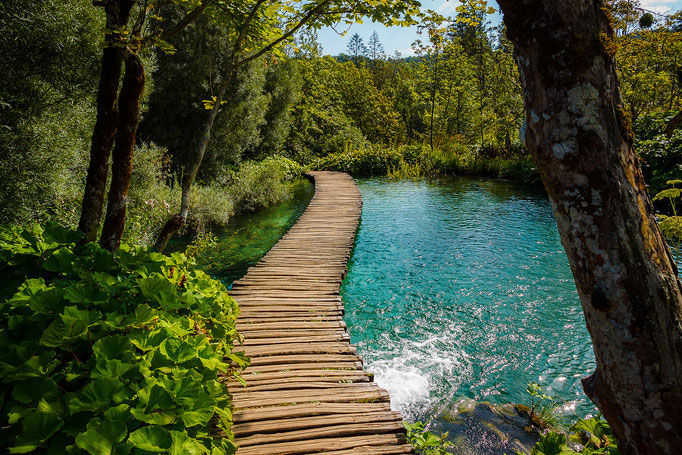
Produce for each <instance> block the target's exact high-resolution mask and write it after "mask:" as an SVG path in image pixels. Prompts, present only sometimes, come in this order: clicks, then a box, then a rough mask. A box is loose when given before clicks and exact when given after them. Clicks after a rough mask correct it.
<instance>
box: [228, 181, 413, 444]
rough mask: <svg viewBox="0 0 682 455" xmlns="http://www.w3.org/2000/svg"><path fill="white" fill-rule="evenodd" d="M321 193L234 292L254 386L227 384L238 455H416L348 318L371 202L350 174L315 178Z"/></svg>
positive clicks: (231, 381) (249, 376)
mask: <svg viewBox="0 0 682 455" xmlns="http://www.w3.org/2000/svg"><path fill="white" fill-rule="evenodd" d="M312 178H313V179H314V180H315V195H314V197H313V199H312V201H311V202H310V204H309V206H308V208H307V209H306V211H305V213H304V214H303V215H302V216H301V217H300V218H299V220H298V222H297V223H296V225H294V226H293V227H292V228H291V229H290V230H289V232H287V233H286V234H285V235H284V236H283V237H282V239H280V241H279V242H278V243H277V244H276V245H275V246H274V247H273V248H272V249H271V250H270V251H269V252H268V253H267V254H266V255H265V256H264V257H263V259H262V260H261V261H259V263H258V264H256V265H254V266H252V267H250V268H249V270H248V272H247V274H246V275H245V276H244V277H243V278H241V279H239V280H237V281H236V282H235V283H234V284H233V286H232V290H231V291H230V295H232V296H233V297H234V298H235V299H236V300H237V302H238V303H239V305H240V308H241V310H242V312H241V314H240V316H239V318H238V319H237V330H238V331H239V332H240V333H242V334H243V336H244V344H243V346H240V347H237V348H236V349H235V350H236V351H242V352H244V353H246V355H248V356H250V358H251V365H250V366H249V367H247V369H246V370H245V371H244V372H243V378H244V379H245V381H246V384H247V387H246V388H245V387H243V386H242V385H241V383H239V382H238V381H236V380H234V379H230V378H222V380H224V381H225V382H226V384H227V386H228V389H229V390H230V392H231V394H232V397H233V405H234V407H235V411H234V413H233V416H234V424H235V425H234V427H233V430H234V433H235V435H236V443H237V444H238V445H239V446H240V448H239V449H238V452H237V455H250V454H251V455H267V454H273V455H274V454H303V453H337V454H338V455H340V454H342V453H348V454H350V453H356V454H380V453H381V454H383V453H385V454H391V453H395V454H400V453H412V452H411V446H409V445H407V444H406V441H405V436H404V432H405V431H404V428H403V427H402V422H401V416H400V414H399V413H396V412H394V411H391V409H390V404H389V397H388V392H386V391H385V390H384V389H381V388H380V387H378V386H377V385H376V384H375V383H374V382H372V380H373V375H371V374H369V373H367V372H365V371H364V370H363V368H362V359H361V358H360V357H359V356H358V355H357V354H356V353H355V348H353V347H352V346H351V345H350V336H349V335H348V332H347V331H346V324H345V322H344V321H343V319H342V316H343V313H344V309H343V302H342V300H341V297H340V296H339V292H340V286H341V280H342V279H343V277H345V275H346V265H347V263H348V261H349V259H350V255H351V251H352V249H353V242H354V238H355V232H356V230H357V227H358V225H359V222H360V216H361V207H362V198H361V195H360V193H359V191H358V190H357V187H356V186H355V183H354V182H353V180H352V178H350V177H349V176H348V175H346V174H342V173H335V172H315V173H312Z"/></svg>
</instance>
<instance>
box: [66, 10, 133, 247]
mask: <svg viewBox="0 0 682 455" xmlns="http://www.w3.org/2000/svg"><path fill="white" fill-rule="evenodd" d="M97 4H98V5H100V6H103V7H104V13H105V15H106V27H107V30H119V29H121V28H122V27H124V26H125V25H126V24H127V23H128V20H129V19H130V10H131V9H132V7H133V4H134V2H133V1H130V0H121V1H107V2H100V3H97ZM119 41H120V37H119V36H118V34H117V33H109V34H107V35H106V38H105V40H104V50H103V51H102V66H101V71H100V79H99V88H98V91H97V119H96V121H95V127H94V130H93V133H92V141H91V144H90V164H89V166H88V174H87V179H86V182H85V189H84V192H83V204H82V206H81V216H80V221H79V223H78V228H79V229H80V230H81V231H82V232H83V233H84V234H85V237H84V239H83V241H84V242H94V241H95V240H97V231H98V230H99V224H100V220H101V218H102V210H103V208H104V193H105V191H106V186H107V175H108V174H109V157H110V155H111V149H112V147H113V146H114V139H115V136H116V125H117V122H118V104H117V102H116V100H117V98H118V87H119V81H120V79H121V70H122V68H123V48H122V47H121V46H119V45H118V44H119Z"/></svg>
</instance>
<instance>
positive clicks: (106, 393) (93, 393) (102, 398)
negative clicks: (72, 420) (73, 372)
mask: <svg viewBox="0 0 682 455" xmlns="http://www.w3.org/2000/svg"><path fill="white" fill-rule="evenodd" d="M126 398H127V396H126V394H125V387H124V386H123V383H122V382H121V381H119V380H116V379H95V380H93V381H92V382H89V383H88V384H87V385H86V386H85V387H83V389H82V390H81V392H80V393H79V394H78V395H77V396H76V397H74V398H73V399H71V400H70V401H69V410H70V411H71V413H72V414H75V413H77V412H82V411H98V410H100V409H101V408H104V407H109V406H111V403H112V402H114V403H116V404H119V403H121V402H123V401H124V400H125V399H126Z"/></svg>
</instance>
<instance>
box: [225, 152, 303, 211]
mask: <svg viewBox="0 0 682 455" xmlns="http://www.w3.org/2000/svg"><path fill="white" fill-rule="evenodd" d="M302 173H303V168H302V167H301V166H300V165H299V164H298V163H296V162H295V161H293V160H290V159H288V158H284V157H279V156H277V157H270V158H266V159H264V160H263V161H261V162H259V163H255V162H245V163H243V164H242V165H241V167H240V168H239V172H238V173H237V174H236V176H235V177H234V180H233V182H232V184H231V185H230V187H229V193H230V195H231V197H232V201H233V203H234V207H235V209H236V211H237V212H240V213H241V212H252V211H255V210H259V209H262V208H265V207H269V206H271V205H274V204H277V203H279V202H282V201H283V200H284V199H286V198H287V197H288V196H289V194H290V192H289V185H288V182H289V181H290V180H292V179H293V178H295V177H297V176H300V175H301V174H302Z"/></svg>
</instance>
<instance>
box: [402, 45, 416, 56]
mask: <svg viewBox="0 0 682 455" xmlns="http://www.w3.org/2000/svg"><path fill="white" fill-rule="evenodd" d="M398 52H400V55H401V56H402V57H412V56H413V55H417V54H415V52H414V49H412V48H411V47H408V48H407V49H398Z"/></svg>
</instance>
